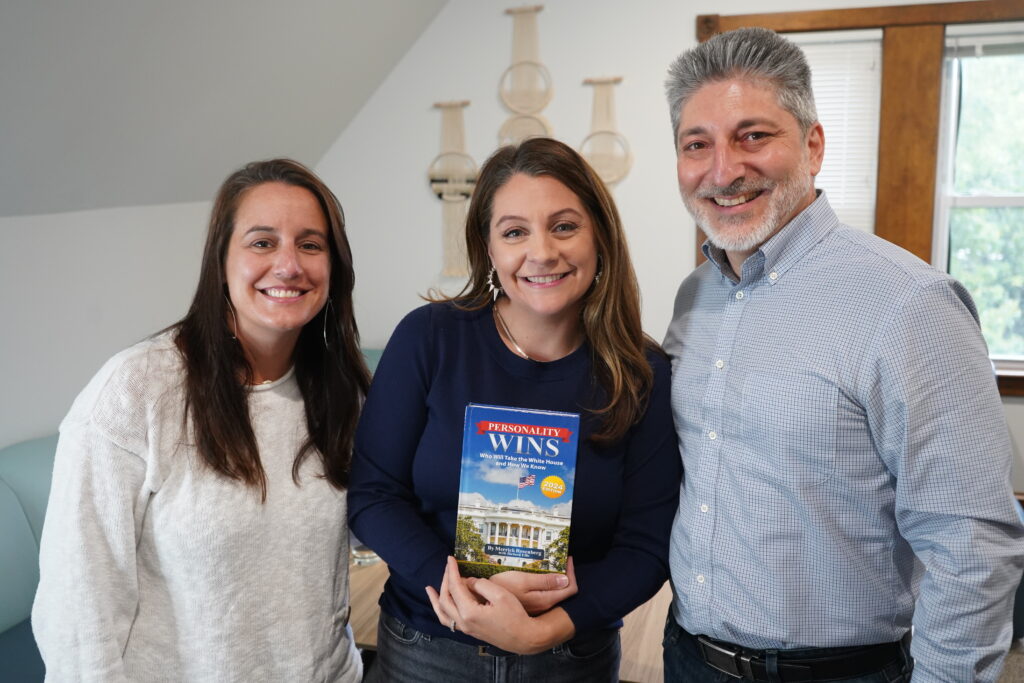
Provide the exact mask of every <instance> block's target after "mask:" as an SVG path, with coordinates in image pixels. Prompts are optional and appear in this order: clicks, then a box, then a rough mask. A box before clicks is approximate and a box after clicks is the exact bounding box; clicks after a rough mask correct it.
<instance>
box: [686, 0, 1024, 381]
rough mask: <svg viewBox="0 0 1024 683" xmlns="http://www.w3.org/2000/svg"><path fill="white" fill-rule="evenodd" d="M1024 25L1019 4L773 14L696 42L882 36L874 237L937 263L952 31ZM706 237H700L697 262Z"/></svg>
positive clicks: (988, 1)
mask: <svg viewBox="0 0 1024 683" xmlns="http://www.w3.org/2000/svg"><path fill="white" fill-rule="evenodd" d="M1021 20H1024V3H1021V1H1020V0H969V1H967V2H942V3H932V4H922V5H897V6H887V7H860V8H851V9H835V10H812V11H805V12H774V13H768V14H733V15H719V14H702V15H698V17H697V39H698V40H700V41H701V42H704V41H705V40H707V39H708V38H710V37H711V36H713V35H715V34H716V33H724V32H726V31H732V30H733V29H737V28H742V27H744V26H758V27H763V28H770V29H772V30H774V31H778V32H780V33H797V32H804V31H838V30H852V29H873V28H874V29H882V93H881V96H882V97H881V113H880V117H881V120H880V122H879V129H878V184H877V192H876V198H875V234H876V235H878V236H879V237H883V238H885V239H887V240H889V241H890V242H893V243H895V244H898V245H900V246H901V247H903V248H904V249H907V250H908V251H910V252H911V253H913V254H915V255H916V256H918V257H920V258H921V259H923V260H924V261H928V262H930V261H931V257H932V222H933V220H934V211H935V178H936V168H937V162H938V158H937V155H938V142H939V112H940V107H941V96H942V60H943V55H944V51H945V32H946V26H948V25H950V24H976V23H988V22H998V21H1021ZM703 242H704V233H703V232H701V230H700V228H698V229H697V245H698V247H697V257H698V262H700V261H702V260H703V255H702V254H701V251H700V245H701V244H702V243H703ZM999 392H1000V393H1001V394H1002V395H1003V396H1024V375H1019V374H1000V375H999Z"/></svg>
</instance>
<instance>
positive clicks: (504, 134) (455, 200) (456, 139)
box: [428, 5, 633, 278]
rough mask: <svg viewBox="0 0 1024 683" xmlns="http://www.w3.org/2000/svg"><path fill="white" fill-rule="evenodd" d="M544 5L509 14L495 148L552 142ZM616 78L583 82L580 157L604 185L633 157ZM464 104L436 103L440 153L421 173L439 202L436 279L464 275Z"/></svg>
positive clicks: (467, 176) (469, 172) (467, 186)
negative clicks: (503, 113) (585, 110)
mask: <svg viewBox="0 0 1024 683" xmlns="http://www.w3.org/2000/svg"><path fill="white" fill-rule="evenodd" d="M542 9H544V6H543V5H529V6H523V7H512V8H510V9H507V10H505V14H507V15H509V16H511V17H512V63H511V64H510V65H509V67H508V68H507V69H505V71H504V73H502V74H501V78H500V79H499V81H498V96H499V97H500V98H501V101H502V102H503V103H504V105H505V107H506V108H507V109H508V110H509V112H511V116H510V117H509V118H508V119H507V120H506V121H505V123H503V124H502V125H501V128H500V129H499V130H498V144H499V146H500V145H509V144H517V143H520V142H522V141H523V140H526V139H527V138H531V137H538V136H547V137H553V133H552V128H551V123H550V122H549V121H548V120H547V119H546V118H545V117H544V116H543V114H542V113H541V112H542V111H543V110H544V107H546V106H547V105H548V103H549V102H551V98H552V96H553V95H554V85H553V81H552V79H551V72H550V71H548V68H547V67H546V66H544V64H543V63H542V62H541V61H540V48H539V39H538V31H537V14H538V13H539V12H540V11H541V10H542ZM621 82H622V77H621V76H614V77H609V78H588V79H586V80H584V81H583V84H584V85H588V86H593V88H594V103H593V109H592V114H591V122H590V133H589V134H588V135H587V136H586V137H585V138H584V139H583V142H582V143H581V144H580V148H579V152H580V154H581V155H582V156H583V158H585V159H586V160H587V161H588V162H589V163H590V165H591V166H593V167H594V170H595V171H597V174H598V175H599V176H600V177H601V180H603V181H604V182H605V183H606V184H608V185H614V184H616V183H618V182H619V181H621V180H622V179H623V178H625V177H626V174H628V173H629V170H630V168H631V167H632V165H633V156H632V153H631V151H630V148H629V142H628V141H627V140H626V137H625V136H624V135H623V134H622V133H620V132H619V131H618V129H617V128H616V123H615V86H616V85H618V84H619V83H621ZM468 105H469V101H468V100H462V101H458V102H437V103H435V104H434V107H436V108H437V109H440V110H441V153H440V154H439V155H438V156H437V157H435V158H434V161H433V162H432V163H431V164H430V170H429V172H428V175H429V178H430V189H431V190H432V191H433V192H434V194H436V195H437V197H438V199H440V200H441V207H442V209H441V210H442V216H443V245H444V246H443V254H444V256H443V261H444V263H443V265H442V269H441V275H442V276H443V277H451V278H459V277H465V276H466V275H468V268H467V265H466V255H465V246H464V242H465V240H464V239H463V230H464V223H465V220H466V207H467V205H468V202H469V197H470V195H471V194H472V193H473V186H474V184H475V183H476V175H477V165H476V162H475V161H473V158H472V157H470V156H469V155H468V154H466V151H465V145H466V143H465V129H464V124H463V109H464V108H465V107H466V106H468Z"/></svg>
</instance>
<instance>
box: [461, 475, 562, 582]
mask: <svg viewBox="0 0 1024 683" xmlns="http://www.w3.org/2000/svg"><path fill="white" fill-rule="evenodd" d="M571 516H572V503H564V504H558V505H553V506H551V508H550V509H548V510H545V509H543V508H541V507H539V506H537V505H536V504H534V503H531V502H530V501H526V500H520V501H510V502H509V503H507V504H505V505H496V504H495V503H492V502H490V501H489V500H487V499H486V498H485V497H484V496H483V495H482V494H479V493H462V494H461V495H460V496H459V517H461V518H469V519H470V520H472V522H473V526H474V527H475V528H476V530H477V532H478V533H479V534H480V536H481V537H482V538H483V540H484V543H487V544H496V545H506V546H517V547H520V548H535V549H538V550H541V551H544V556H545V557H547V549H548V546H549V545H550V544H551V542H552V541H554V540H555V539H557V538H558V534H559V533H560V532H561V531H562V529H564V528H565V527H567V526H569V521H570V517H571ZM502 561H503V563H504V564H505V565H506V566H511V567H522V566H523V565H525V564H529V562H530V560H529V559H527V558H513V557H507V558H502Z"/></svg>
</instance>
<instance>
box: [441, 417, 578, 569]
mask: <svg viewBox="0 0 1024 683" xmlns="http://www.w3.org/2000/svg"><path fill="white" fill-rule="evenodd" d="M579 425H580V416H579V414H577V413H558V412H551V411H545V410H531V409H528V408H510V407H502V406H488V405H481V404H478V403H470V404H469V405H467V406H466V420H465V425H464V428H463V436H462V476H461V481H460V485H459V510H458V518H457V521H456V525H455V559H456V560H458V562H459V569H460V570H461V573H462V575H463V576H476V577H484V578H485V577H488V576H492V575H494V574H496V573H497V572H501V571H508V570H511V569H516V570H520V571H534V572H564V571H565V563H566V560H567V559H568V550H569V527H570V525H569V522H570V518H571V516H572V493H573V480H574V475H575V473H576V451H577V444H578V438H579Z"/></svg>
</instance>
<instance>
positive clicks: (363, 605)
mask: <svg viewBox="0 0 1024 683" xmlns="http://www.w3.org/2000/svg"><path fill="white" fill-rule="evenodd" d="M387 578H388V568H387V565H386V564H384V563H383V562H377V563H376V564H371V565H365V566H361V567H360V566H354V565H353V566H352V567H351V568H350V573H349V580H350V582H351V583H350V586H351V589H350V592H351V596H352V597H351V602H352V616H351V618H350V623H351V624H352V631H353V632H354V634H355V638H356V645H358V646H359V647H361V648H367V649H371V650H372V649H376V647H377V617H378V616H379V615H380V607H379V606H378V605H377V599H378V598H379V597H380V594H381V591H382V590H384V582H385V581H387ZM671 602H672V590H671V588H669V585H668V584H667V583H666V584H665V585H664V586H662V587H661V590H660V591H659V592H658V594H657V595H655V596H654V597H653V598H651V599H650V600H648V601H647V602H645V603H644V604H642V605H640V606H639V607H637V608H636V609H635V610H633V612H631V613H630V614H628V615H626V618H625V619H624V620H623V627H622V634H621V637H622V665H621V667H620V668H619V676H620V677H621V678H622V680H623V681H634V682H635V683H660V681H661V680H662V664H661V637H662V632H663V630H664V627H665V615H666V614H668V606H669V604H670V603H671Z"/></svg>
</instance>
